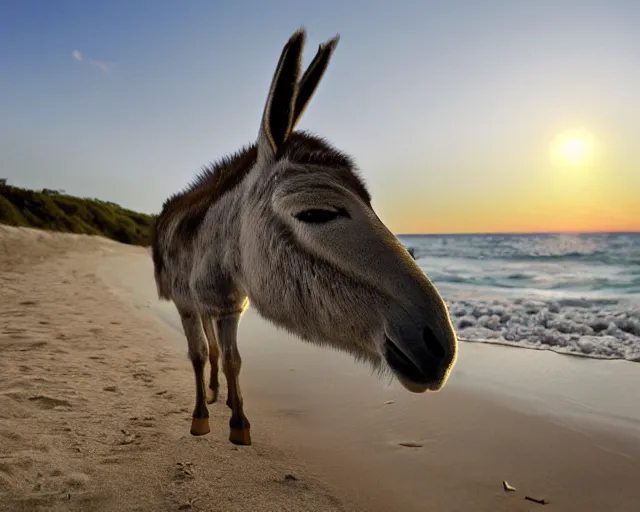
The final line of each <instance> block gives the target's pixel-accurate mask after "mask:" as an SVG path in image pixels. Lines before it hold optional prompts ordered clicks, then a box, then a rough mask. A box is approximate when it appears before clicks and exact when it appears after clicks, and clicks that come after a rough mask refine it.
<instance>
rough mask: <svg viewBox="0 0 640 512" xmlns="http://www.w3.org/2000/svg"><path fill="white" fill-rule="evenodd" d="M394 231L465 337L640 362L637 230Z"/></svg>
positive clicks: (638, 244) (639, 292)
mask: <svg viewBox="0 0 640 512" xmlns="http://www.w3.org/2000/svg"><path fill="white" fill-rule="evenodd" d="M398 238H399V239H400V241H401V242H402V243H403V244H404V245H405V246H406V247H408V248H409V247H411V248H413V252H414V254H415V258H416V260H417V262H418V264H419V265H420V267H421V268H422V270H423V271H424V272H425V273H426V274H427V276H428V277H429V279H431V281H432V282H433V283H434V285H435V286H436V287H437V288H438V290H439V291H440V293H441V294H442V296H443V297H444V299H445V301H446V302H447V305H448V306H449V310H450V313H451V317H452V320H453V323H454V325H455V327H456V330H457V332H458V335H459V337H460V339H462V340H466V341H477V342H485V343H499V344H504V345H510V346H515V347H521V348H527V349H539V350H553V351H555V352H560V353H564V354H573V355H576V356H584V357H594V358H603V359H626V360H629V361H635V362H640V233H598V234H591V233H590V234H532V235H529V234H527V235H510V234H509V235H494V234H490V235H400V236H398Z"/></svg>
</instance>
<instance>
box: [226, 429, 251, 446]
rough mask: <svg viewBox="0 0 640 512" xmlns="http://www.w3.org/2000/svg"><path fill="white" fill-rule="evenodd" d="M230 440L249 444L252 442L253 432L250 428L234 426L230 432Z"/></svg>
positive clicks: (234, 442) (243, 444) (240, 443)
mask: <svg viewBox="0 0 640 512" xmlns="http://www.w3.org/2000/svg"><path fill="white" fill-rule="evenodd" d="M229 441H231V442H232V443H233V444H239V445H242V446H249V445H250V444H251V433H250V432H249V429H248V428H232V429H231V432H230V434H229Z"/></svg>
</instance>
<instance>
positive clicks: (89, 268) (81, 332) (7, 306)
mask: <svg viewBox="0 0 640 512" xmlns="http://www.w3.org/2000/svg"><path fill="white" fill-rule="evenodd" d="M127 253H132V254H146V252H145V250H144V249H140V248H133V247H127V246H123V245H119V244H116V243H113V242H110V241H108V240H105V239H102V238H97V237H86V236H74V235H67V234H65V235H62V234H52V233H45V232H41V231H35V230H28V229H13V228H7V227H2V226H0V510H10V511H17V510H25V511H30V512H31V511H35V510H82V511H87V510H111V511H115V510H118V511H129V510H131V511H133V510H136V511H141V510H145V511H147V510H149V511H159V510H212V511H217V510H219V511H234V510H238V511H243V512H246V511H248V510H252V511H253V510H255V511H281V510H288V511H306V510H308V511H315V510H318V511H319V510H322V511H332V510H355V508H351V507H349V506H348V505H347V504H346V503H345V502H344V500H341V499H339V498H338V497H336V494H335V492H334V491H333V490H331V489H330V488H329V487H328V486H327V485H325V484H323V483H321V482H320V481H319V480H318V479H317V478H314V477H312V476H310V475H309V473H308V471H307V469H306V468H305V467H304V466H302V465H301V464H300V463H297V462H295V459H294V458H292V457H291V455H290V454H289V453H287V452H286V451H282V450H279V449H276V448H274V447H273V446H270V445H269V444H267V443H265V442H260V443H257V445H256V446H255V447H249V448H246V449H245V448H243V449H238V448H236V447H234V446H233V445H231V444H230V443H228V441H227V439H226V436H227V421H228V413H227V411H226V408H224V407H215V408H214V407H212V408H211V414H212V434H210V435H209V436H206V437H204V438H194V437H192V436H190V435H189V421H190V420H189V417H190V411H191V409H190V408H191V407H192V400H193V395H192V373H191V367H190V363H189V361H188V359H187V358H186V357H185V353H184V351H180V352H179V353H176V350H175V348H174V349H173V350H172V347H175V345H174V344H172V343H171V341H169V340H167V339H166V338H167V335H166V332H163V330H162V329H160V328H159V327H158V325H157V324H154V323H153V322H152V321H150V320H149V319H148V318H145V317H143V316H142V315H140V314H139V313H138V312H137V311H136V309H135V308H133V307H132V306H131V305H130V304H129V303H126V302H124V301H122V300H120V299H119V298H118V297H117V296H115V295H114V294H113V293H110V292H109V290H108V289H107V288H106V287H105V286H104V285H103V284H102V283H101V281H100V279H99V277H98V276H97V275H96V263H97V262H98V261H100V260H101V259H103V258H106V257H108V256H109V255H114V254H120V255H121V254H127ZM163 338H164V339H163ZM258 437H260V436H258ZM261 440H262V439H261Z"/></svg>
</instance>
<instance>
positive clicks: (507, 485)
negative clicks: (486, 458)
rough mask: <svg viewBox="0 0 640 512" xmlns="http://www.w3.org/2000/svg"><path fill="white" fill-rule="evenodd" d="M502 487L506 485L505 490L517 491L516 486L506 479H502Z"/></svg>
mask: <svg viewBox="0 0 640 512" xmlns="http://www.w3.org/2000/svg"><path fill="white" fill-rule="evenodd" d="M502 487H504V490H505V491H515V490H516V488H515V487H512V486H511V485H509V483H508V482H507V481H506V480H503V481H502Z"/></svg>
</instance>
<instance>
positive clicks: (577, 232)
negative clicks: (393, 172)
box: [396, 229, 640, 236]
mask: <svg viewBox="0 0 640 512" xmlns="http://www.w3.org/2000/svg"><path fill="white" fill-rule="evenodd" d="M463 235H479V236H481V235H640V229H638V230H635V231H634V230H619V231H616V230H611V231H580V230H561V231H464V232H462V231H461V232H457V233H396V236H463Z"/></svg>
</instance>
